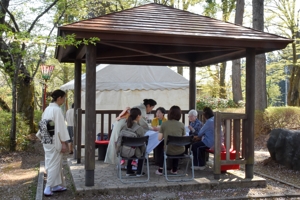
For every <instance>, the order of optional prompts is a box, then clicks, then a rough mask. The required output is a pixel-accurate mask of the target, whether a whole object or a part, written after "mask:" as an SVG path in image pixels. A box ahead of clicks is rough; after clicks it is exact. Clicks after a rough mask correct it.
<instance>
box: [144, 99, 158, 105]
mask: <svg viewBox="0 0 300 200" xmlns="http://www.w3.org/2000/svg"><path fill="white" fill-rule="evenodd" d="M143 101H144V105H145V106H147V105H150V106H155V105H156V104H157V103H156V101H155V100H153V99H144V100H143Z"/></svg>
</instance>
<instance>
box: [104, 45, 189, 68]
mask: <svg viewBox="0 0 300 200" xmlns="http://www.w3.org/2000/svg"><path fill="white" fill-rule="evenodd" d="M101 43H102V44H105V45H108V46H113V47H117V48H121V49H126V50H130V51H135V52H139V53H143V54H145V55H147V56H149V55H150V56H154V57H159V58H164V59H168V60H173V61H176V62H179V63H185V64H188V61H186V60H180V59H177V58H172V57H168V56H163V55H159V54H155V53H151V52H150V51H149V50H139V49H133V48H129V47H124V46H121V45H116V44H113V43H109V42H103V41H101Z"/></svg>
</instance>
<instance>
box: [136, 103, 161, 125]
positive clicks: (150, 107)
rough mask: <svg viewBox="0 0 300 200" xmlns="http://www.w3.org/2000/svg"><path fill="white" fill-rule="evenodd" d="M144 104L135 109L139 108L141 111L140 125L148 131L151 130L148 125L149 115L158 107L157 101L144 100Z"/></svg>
mask: <svg viewBox="0 0 300 200" xmlns="http://www.w3.org/2000/svg"><path fill="white" fill-rule="evenodd" d="M143 101H144V103H141V104H140V105H139V106H135V107H134V108H138V109H140V110H141V113H142V117H141V119H140V121H139V125H140V126H141V127H143V129H145V130H146V131H148V130H149V126H148V123H147V113H150V112H151V111H152V110H153V108H154V107H155V106H156V104H157V103H156V101H155V100H153V99H144V100H143Z"/></svg>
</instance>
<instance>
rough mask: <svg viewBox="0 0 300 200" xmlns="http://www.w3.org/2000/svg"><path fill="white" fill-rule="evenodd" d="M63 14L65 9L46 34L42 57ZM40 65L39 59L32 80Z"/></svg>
mask: <svg viewBox="0 0 300 200" xmlns="http://www.w3.org/2000/svg"><path fill="white" fill-rule="evenodd" d="M65 12H66V9H64V10H63V12H62V13H61V15H60V16H59V18H58V19H57V21H56V22H55V23H54V25H53V27H52V29H51V31H50V32H49V34H48V37H47V38H48V39H47V42H46V45H45V48H44V52H43V55H44V56H45V54H46V52H47V48H48V45H47V44H48V41H49V40H50V36H51V34H52V32H53V31H54V29H55V27H56V26H57V24H58V22H59V21H60V20H61V18H62V17H63V16H64V14H65ZM40 64H41V59H39V60H38V62H37V64H36V68H35V70H34V73H33V75H32V78H34V76H35V75H36V73H37V70H38V68H39V66H40Z"/></svg>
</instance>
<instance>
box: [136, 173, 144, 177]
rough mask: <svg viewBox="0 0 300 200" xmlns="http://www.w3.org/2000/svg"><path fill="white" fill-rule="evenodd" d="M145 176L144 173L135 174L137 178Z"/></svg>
mask: <svg viewBox="0 0 300 200" xmlns="http://www.w3.org/2000/svg"><path fill="white" fill-rule="evenodd" d="M145 175H146V173H145V172H143V173H141V174H136V176H137V177H141V176H145Z"/></svg>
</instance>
